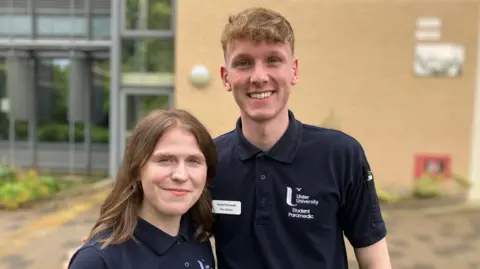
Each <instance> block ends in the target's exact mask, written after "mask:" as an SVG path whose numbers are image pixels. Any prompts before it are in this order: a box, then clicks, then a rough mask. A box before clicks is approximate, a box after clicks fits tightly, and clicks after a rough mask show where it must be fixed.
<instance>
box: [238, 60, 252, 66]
mask: <svg viewBox="0 0 480 269" xmlns="http://www.w3.org/2000/svg"><path fill="white" fill-rule="evenodd" d="M249 65H250V62H249V61H240V62H237V64H236V66H238V67H246V66H249Z"/></svg>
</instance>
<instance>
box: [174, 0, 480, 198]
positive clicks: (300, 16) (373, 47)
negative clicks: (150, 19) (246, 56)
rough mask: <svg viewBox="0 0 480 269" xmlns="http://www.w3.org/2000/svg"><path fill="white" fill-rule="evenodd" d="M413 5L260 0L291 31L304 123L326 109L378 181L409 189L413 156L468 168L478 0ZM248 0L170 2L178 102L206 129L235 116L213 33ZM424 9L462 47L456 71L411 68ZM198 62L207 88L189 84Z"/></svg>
mask: <svg viewBox="0 0 480 269" xmlns="http://www.w3.org/2000/svg"><path fill="white" fill-rule="evenodd" d="M332 2H335V3H332ZM414 2H417V1H350V2H348V3H347V2H345V1H307V0H282V1H279V0H264V1H261V2H259V3H261V5H262V6H265V7H270V8H274V9H275V10H277V11H279V12H281V13H283V14H284V15H285V16H286V17H287V18H288V19H289V20H290V21H291V23H292V24H293V28H294V31H295V33H296V55H297V56H298V58H299V71H300V78H299V83H298V85H297V86H296V87H295V88H294V91H293V94H292V97H291V101H290V108H291V109H292V110H293V112H294V113H295V115H296V116H297V118H299V119H300V120H302V121H304V122H306V123H310V124H317V125H318V124H321V123H322V122H323V121H324V120H325V119H326V118H327V117H329V116H330V118H333V119H334V121H333V122H334V124H336V126H337V127H338V128H340V129H341V130H343V131H345V132H346V133H348V134H350V135H352V136H354V137H355V138H356V139H358V140H359V141H360V143H361V144H362V145H363V146H364V148H365V151H366V152H367V156H368V158H369V160H370V163H371V166H372V168H373V169H374V172H375V174H376V178H377V181H378V184H379V185H381V186H382V187H384V188H395V189H398V188H404V187H409V186H411V184H412V183H413V173H414V155H415V154H417V153H432V154H445V153H446V154H450V155H451V157H452V167H453V171H454V172H456V173H459V174H462V175H465V176H467V175H468V174H467V173H468V166H469V161H470V156H471V155H470V148H471V130H472V116H473V93H474V88H475V75H476V74H475V72H476V41H477V19H478V18H477V10H478V9H477V3H478V1H457V0H455V1H454V0H451V1H442V2H438V1H425V2H422V3H414ZM418 2H419V1H418ZM253 3H254V2H253V1H233V0H223V1H216V2H215V4H206V2H205V1H193V0H186V1H178V7H177V14H178V19H177V33H178V34H177V39H176V85H177V86H176V106H177V107H179V108H184V109H188V110H189V111H191V112H193V113H194V114H195V115H196V116H198V117H199V118H200V120H201V121H202V122H204V123H205V124H206V126H207V127H208V128H209V130H210V131H211V133H212V134H213V135H214V136H216V135H218V134H220V133H223V132H226V131H229V130H231V129H232V128H234V124H235V121H236V119H237V117H238V115H239V112H238V109H237V107H236V105H235V103H234V100H233V97H232V96H231V94H230V93H228V92H226V91H225V90H224V89H223V87H222V83H221V79H220V65H221V64H222V63H223V55H222V49H221V45H220V40H219V39H220V33H221V31H222V29H223V26H224V25H225V23H226V21H227V16H228V15H229V14H230V13H233V12H237V11H239V10H241V9H243V8H247V7H251V6H253ZM431 16H433V17H439V18H441V20H442V26H441V33H442V36H441V41H445V42H453V43H457V44H459V45H463V46H465V49H466V62H465V64H464V72H463V75H462V76H461V77H459V78H421V77H416V76H415V75H414V74H413V61H414V45H415V42H416V41H415V35H414V33H415V29H416V20H417V18H419V17H431ZM196 64H203V65H205V66H206V67H207V68H208V69H209V70H210V72H211V74H212V76H213V77H212V80H211V82H210V85H209V86H208V87H207V88H205V89H201V90H200V89H196V88H194V87H192V86H191V85H190V84H189V80H188V76H189V73H190V71H191V68H192V67H193V66H194V65H196Z"/></svg>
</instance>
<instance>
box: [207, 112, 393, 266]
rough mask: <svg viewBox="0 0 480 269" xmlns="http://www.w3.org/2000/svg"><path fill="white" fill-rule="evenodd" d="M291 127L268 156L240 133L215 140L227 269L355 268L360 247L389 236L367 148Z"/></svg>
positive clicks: (336, 135) (220, 246)
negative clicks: (351, 264) (354, 251)
mask: <svg viewBox="0 0 480 269" xmlns="http://www.w3.org/2000/svg"><path fill="white" fill-rule="evenodd" d="M289 118H290V122H289V126H288V129H287V130H286V132H285V133H284V135H283V136H282V137H281V138H280V140H279V141H278V142H277V143H276V144H275V145H274V146H273V147H272V148H271V149H270V150H269V151H268V152H263V151H262V150H260V149H258V148H256V147H255V146H253V145H252V144H251V143H249V142H248V141H247V140H246V139H245V137H244V136H243V135H242V125H241V121H240V119H239V120H238V121H237V126H236V129H235V130H233V131H231V132H229V133H226V134H224V135H221V136H219V137H217V138H216V139H215V142H216V145H217V150H218V152H219V166H218V170H217V176H216V178H215V179H214V181H213V183H212V184H211V186H210V188H211V192H212V198H213V199H214V201H213V204H214V210H215V223H214V237H215V244H216V251H217V260H218V265H219V268H221V269H245V268H248V269H265V268H267V269H292V268H295V269H312V268H321V269H343V268H348V263H347V257H346V249H345V242H344V234H345V236H346V237H347V238H348V240H349V241H350V242H351V244H352V245H353V247H356V248H360V247H366V246H369V245H372V244H374V243H376V242H378V241H379V240H381V239H382V238H384V237H385V236H386V227H385V224H384V221H383V219H382V215H381V212H380V207H379V203H378V198H377V195H376V191H375V185H374V180H373V174H372V173H371V172H370V166H369V164H368V161H367V159H366V157H365V154H364V151H363V149H362V147H361V145H360V144H359V143H358V142H357V141H356V140H355V139H354V138H352V137H351V136H348V135H347V134H345V133H342V132H340V131H336V130H329V129H324V128H320V127H316V126H310V125H306V124H302V123H301V122H300V121H298V120H296V119H295V117H294V115H293V113H292V112H291V111H289Z"/></svg>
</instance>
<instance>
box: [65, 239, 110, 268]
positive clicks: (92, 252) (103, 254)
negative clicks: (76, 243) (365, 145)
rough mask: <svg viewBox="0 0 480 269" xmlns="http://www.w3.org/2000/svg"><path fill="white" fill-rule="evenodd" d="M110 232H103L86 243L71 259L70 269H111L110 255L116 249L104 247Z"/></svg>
mask: <svg viewBox="0 0 480 269" xmlns="http://www.w3.org/2000/svg"><path fill="white" fill-rule="evenodd" d="M109 235H110V231H105V232H102V233H100V234H98V235H96V236H94V237H93V238H90V239H89V240H88V241H86V242H85V243H84V244H83V245H82V246H81V247H80V248H79V249H78V250H77V251H76V252H75V253H74V254H73V255H72V257H71V258H70V262H69V267H68V269H86V268H91V269H107V268H111V267H110V266H109V262H108V260H109V259H108V255H109V254H110V253H111V251H112V250H113V249H112V248H115V247H114V246H112V245H109V246H106V247H103V244H104V242H105V239H107V238H108V237H109ZM113 251H114V250H113Z"/></svg>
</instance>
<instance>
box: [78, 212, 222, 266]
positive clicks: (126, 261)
mask: <svg viewBox="0 0 480 269" xmlns="http://www.w3.org/2000/svg"><path fill="white" fill-rule="evenodd" d="M194 232H195V230H194V227H193V225H190V224H189V223H188V221H187V220H184V221H182V225H181V228H180V233H179V235H178V236H170V235H168V234H166V233H164V232H163V231H161V230H159V229H158V228H156V227H155V226H153V225H151V224H150V223H148V222H147V221H145V220H143V219H141V218H139V220H138V224H137V227H136V229H135V232H134V236H133V237H134V238H133V239H130V240H128V241H126V242H125V243H122V244H117V245H109V246H108V247H106V248H104V249H101V245H102V243H101V242H98V240H92V241H90V242H87V243H86V244H85V245H84V246H82V247H81V248H80V249H79V250H78V251H77V252H76V253H75V254H74V255H73V257H72V258H71V260H70V265H69V269H140V268H168V269H180V268H182V269H186V268H188V269H212V268H215V264H214V263H215V262H214V258H213V253H212V248H211V245H210V241H206V242H199V241H197V240H194V238H193V235H194Z"/></svg>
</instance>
